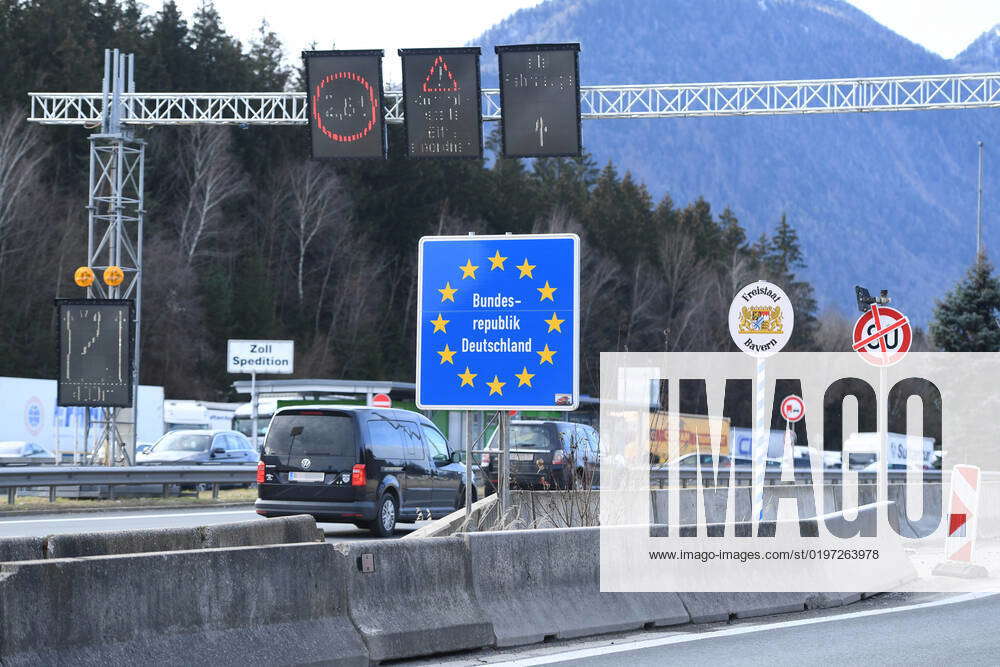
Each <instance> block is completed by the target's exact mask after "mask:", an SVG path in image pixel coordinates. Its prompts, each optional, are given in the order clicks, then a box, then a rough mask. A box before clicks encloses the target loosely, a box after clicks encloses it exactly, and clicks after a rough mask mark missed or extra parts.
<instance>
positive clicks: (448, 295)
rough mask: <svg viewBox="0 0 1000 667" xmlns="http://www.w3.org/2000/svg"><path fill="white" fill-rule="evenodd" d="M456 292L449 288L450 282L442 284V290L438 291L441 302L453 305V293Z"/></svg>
mask: <svg viewBox="0 0 1000 667" xmlns="http://www.w3.org/2000/svg"><path fill="white" fill-rule="evenodd" d="M457 291H458V290H457V289H455V288H454V287H452V286H451V283H450V282H447V283H445V284H444V289H439V290H438V292H441V301H451V302H452V303H455V292H457Z"/></svg>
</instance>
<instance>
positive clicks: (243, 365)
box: [226, 339, 295, 451]
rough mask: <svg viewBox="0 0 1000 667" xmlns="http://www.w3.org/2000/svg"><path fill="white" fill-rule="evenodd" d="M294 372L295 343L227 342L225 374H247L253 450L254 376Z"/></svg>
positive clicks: (272, 341) (255, 386) (263, 341)
mask: <svg viewBox="0 0 1000 667" xmlns="http://www.w3.org/2000/svg"><path fill="white" fill-rule="evenodd" d="M294 368H295V341H292V340H242V339H230V341H229V344H228V345H227V354H226V371H227V372H229V373H250V428H251V429H253V433H252V435H251V438H250V439H251V440H252V441H253V446H254V449H256V450H258V451H259V450H260V447H259V446H258V443H257V433H258V431H257V373H270V374H276V375H278V374H280V375H289V374H291V373H293V372H294Z"/></svg>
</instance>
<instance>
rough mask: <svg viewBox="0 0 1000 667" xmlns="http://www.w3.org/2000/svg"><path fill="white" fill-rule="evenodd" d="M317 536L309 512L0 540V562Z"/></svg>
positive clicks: (264, 542) (245, 544) (316, 538)
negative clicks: (267, 517)
mask: <svg viewBox="0 0 1000 667" xmlns="http://www.w3.org/2000/svg"><path fill="white" fill-rule="evenodd" d="M322 540H323V533H322V531H320V530H319V529H318V528H317V527H316V521H315V519H313V518H312V517H311V516H308V515H299V516H290V517H281V518H276V519H266V520H257V521H239V522H235V523H224V524H216V525H211V526H199V527H194V528H150V529H143V530H115V531H101V532H92V533H67V534H61V535H50V536H48V537H45V538H41V537H28V538H20V537H16V538H4V539H2V540H0V562H8V561H20V560H35V559H39V558H81V557H85V556H107V555H114V554H135V553H152V552H159V551H183V550H190V549H212V548H220V547H249V546H263V545H268V544H291V543H297V542H317V541H322Z"/></svg>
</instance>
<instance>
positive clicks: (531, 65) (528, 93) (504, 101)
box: [496, 44, 581, 157]
mask: <svg viewBox="0 0 1000 667" xmlns="http://www.w3.org/2000/svg"><path fill="white" fill-rule="evenodd" d="M496 52H497V54H498V55H499V60H500V107H501V110H500V116H501V131H502V133H503V154H504V156H505V157H558V156H574V157H575V156H578V155H580V149H581V142H580V76H579V62H578V59H579V52H580V45H579V44H526V45H518V46H498V47H496Z"/></svg>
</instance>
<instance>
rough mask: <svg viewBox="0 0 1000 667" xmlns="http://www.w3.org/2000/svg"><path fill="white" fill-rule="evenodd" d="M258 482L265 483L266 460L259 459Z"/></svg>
mask: <svg viewBox="0 0 1000 667" xmlns="http://www.w3.org/2000/svg"><path fill="white" fill-rule="evenodd" d="M257 483H258V484H263V483H264V462H263V461H257Z"/></svg>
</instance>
